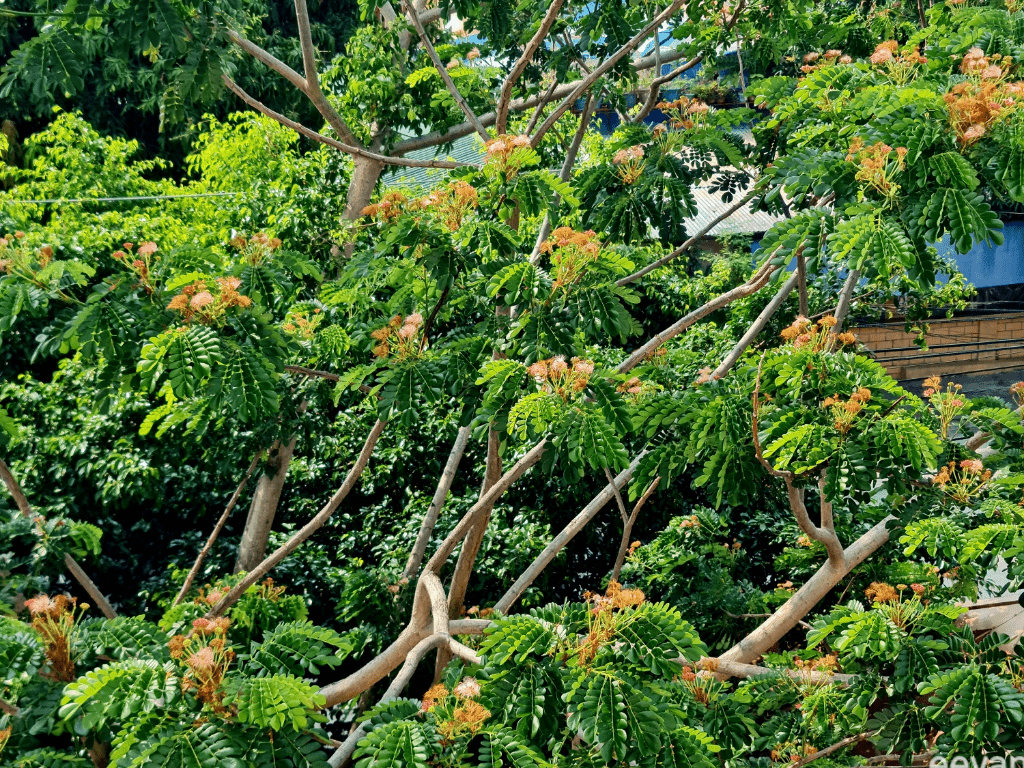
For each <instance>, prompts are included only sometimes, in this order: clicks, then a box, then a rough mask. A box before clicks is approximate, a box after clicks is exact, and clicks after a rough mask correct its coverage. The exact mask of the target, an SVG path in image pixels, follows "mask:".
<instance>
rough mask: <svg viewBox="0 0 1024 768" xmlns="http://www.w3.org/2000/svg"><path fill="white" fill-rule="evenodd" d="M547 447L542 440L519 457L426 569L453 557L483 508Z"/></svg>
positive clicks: (506, 488) (456, 529)
mask: <svg viewBox="0 0 1024 768" xmlns="http://www.w3.org/2000/svg"><path fill="white" fill-rule="evenodd" d="M546 447H547V441H546V440H541V441H540V442H539V443H537V445H535V446H534V447H533V448H531V449H530V450H529V451H527V453H526V454H525V455H524V456H523V457H522V458H521V459H519V461H517V462H516V463H515V465H513V466H512V468H511V469H509V470H508V471H507V472H506V473H505V474H503V475H502V476H501V478H500V479H499V480H498V482H496V483H495V484H494V485H493V486H491V489H490V490H489V491H487V493H485V494H484V495H483V496H482V497H480V499H479V501H477V503H476V504H474V505H473V506H472V507H470V508H469V510H468V511H467V512H466V514H465V515H463V516H462V519H461V520H460V521H459V522H458V524H456V526H455V527H454V528H453V529H452V530H451V533H449V534H448V536H447V537H446V538H445V540H444V541H443V542H441V546H439V547H438V548H437V551H436V552H435V553H434V554H433V556H432V557H431V558H430V560H428V561H427V565H426V569H427V570H430V571H434V572H435V573H436V572H438V571H439V570H440V568H441V566H442V565H444V563H445V562H446V561H447V560H448V558H449V557H451V554H452V552H453V551H454V550H455V547H457V546H458V544H459V542H460V541H462V540H463V539H464V538H465V537H466V534H468V533H469V531H470V529H471V528H472V527H473V525H474V524H475V523H476V522H477V518H478V517H479V516H480V514H481V512H482V511H483V510H486V509H489V508H491V507H493V506H494V503H495V502H496V501H497V500H498V499H499V498H500V497H501V495H502V494H503V493H505V491H507V490H508V489H509V487H510V486H511V485H512V484H513V483H514V482H515V481H516V480H518V479H519V478H520V477H522V476H523V475H525V474H526V471H527V470H528V469H530V467H532V466H533V465H534V464H536V463H537V462H538V461H540V459H541V456H543V455H544V450H545V448H546Z"/></svg>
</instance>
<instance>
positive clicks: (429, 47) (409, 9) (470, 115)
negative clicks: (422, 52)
mask: <svg viewBox="0 0 1024 768" xmlns="http://www.w3.org/2000/svg"><path fill="white" fill-rule="evenodd" d="M405 7H406V13H407V15H408V16H409V19H410V20H411V21H412V24H413V26H414V27H415V28H416V32H417V33H418V34H419V36H420V42H421V43H423V47H424V48H425V49H426V51H427V55H428V56H430V60H431V61H432V62H434V67H435V68H436V69H437V73H438V74H439V75H440V76H441V80H442V81H444V84H445V87H446V88H447V89H448V92H449V93H450V94H451V95H452V98H453V99H455V103H456V104H458V105H459V109H461V110H462V112H463V113H464V114H465V115H466V119H467V120H468V121H469V123H470V125H472V126H473V129H474V130H475V131H476V132H477V133H478V134H480V138H481V139H483V140H484V142H488V141H490V140H491V137H490V136H489V135H488V133H487V129H486V128H484V126H483V124H482V123H481V122H480V119H479V118H478V117H477V116H476V113H475V112H474V111H473V109H472V108H471V107H470V106H469V103H468V102H467V101H466V100H465V99H464V98H463V96H462V94H461V93H459V89H458V88H456V87H455V82H454V81H453V80H452V76H451V75H450V74H448V68H447V67H445V65H444V64H442V63H441V57H440V56H438V55H437V51H436V50H434V46H433V44H432V43H431V42H430V38H429V37H427V31H426V30H425V29H424V28H423V22H422V21H420V16H419V14H418V13H417V12H416V8H415V7H413V4H412V3H410V2H408V1H407V2H406V3H405Z"/></svg>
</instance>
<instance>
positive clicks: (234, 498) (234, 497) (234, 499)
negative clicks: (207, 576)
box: [171, 449, 263, 608]
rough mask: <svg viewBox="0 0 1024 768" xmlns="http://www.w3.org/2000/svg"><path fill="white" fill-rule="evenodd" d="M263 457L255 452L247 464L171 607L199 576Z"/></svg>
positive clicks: (181, 598) (259, 452)
mask: <svg viewBox="0 0 1024 768" xmlns="http://www.w3.org/2000/svg"><path fill="white" fill-rule="evenodd" d="M261 456H263V449H260V450H259V451H257V452H256V455H255V456H253V457H252V463H251V464H249V469H248V470H247V471H246V473H245V477H243V478H242V482H240V483H239V484H238V487H237V488H235V492H234V493H233V494H231V498H230V499H228V505H227V506H226V507H225V508H224V512H223V513H222V514H221V516H220V519H219V520H218V521H217V524H216V525H215V526H214V527H213V532H212V533H211V534H210V537H209V538H208V539H207V540H206V545H205V546H204V547H203V548H202V549H201V550H200V552H199V555H198V556H197V557H196V561H195V563H193V564H192V569H191V570H190V571H189V572H188V576H186V577H185V583H184V584H182V585H181V590H180V591H179V592H178V596H177V597H176V598H174V602H173V603H171V607H172V608H173V607H174V606H176V605H178V604H180V603H181V601H182V600H184V599H185V595H187V594H188V591H189V590H190V589H191V588H192V582H193V581H195V578H196V576H197V575H198V574H199V569H200V568H202V567H203V561H204V560H206V555H207V554H209V552H210V548H211V547H212V546H213V543H214V542H215V541H216V540H217V537H218V536H219V535H220V532H221V531H222V530H223V529H224V525H225V524H226V523H227V521H228V516H230V515H231V511H232V510H233V509H234V508H235V504H237V503H238V497H239V496H241V495H242V491H244V490H245V486H246V483H248V482H249V478H250V477H252V473H253V472H254V471H255V469H256V465H257V464H259V461H260V457H261Z"/></svg>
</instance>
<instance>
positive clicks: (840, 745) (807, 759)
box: [789, 731, 875, 768]
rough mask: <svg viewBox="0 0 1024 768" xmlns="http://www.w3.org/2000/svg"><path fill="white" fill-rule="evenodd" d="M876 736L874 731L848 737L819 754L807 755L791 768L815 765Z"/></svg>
mask: <svg viewBox="0 0 1024 768" xmlns="http://www.w3.org/2000/svg"><path fill="white" fill-rule="evenodd" d="M874 735H875V732H874V731H864V732H863V733H858V734H856V735H855V736H847V737H846V738H845V739H842V740H841V741H837V742H836V743H835V744H833V745H832V746H829V747H825V748H824V749H819V750H818V751H817V752H814V753H813V754H810V755H807V757H802V758H800V759H799V760H797V761H796V762H795V763H793V764H792V765H790V766H789V768H803V767H804V766H805V765H807V764H808V763H813V762H814V761H815V760H819V759H820V758H822V757H828V756H829V755H831V754H832V753H833V752H838V751H839V750H840V749H843V748H844V747H848V746H850V745H851V744H858V743H860V742H862V741H864V740H865V739H868V738H870V737H871V736H874Z"/></svg>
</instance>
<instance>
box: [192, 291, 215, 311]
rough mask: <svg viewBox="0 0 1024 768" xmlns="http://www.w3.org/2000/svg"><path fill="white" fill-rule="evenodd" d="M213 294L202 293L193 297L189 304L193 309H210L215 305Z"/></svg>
mask: <svg viewBox="0 0 1024 768" xmlns="http://www.w3.org/2000/svg"><path fill="white" fill-rule="evenodd" d="M213 301H214V299H213V294H212V293H210V292H209V291H200V292H199V293H197V294H196V295H195V296H193V297H192V301H190V302H189V306H190V307H192V309H195V310H200V309H202V308H203V307H208V306H210V305H211V304H213Z"/></svg>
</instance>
